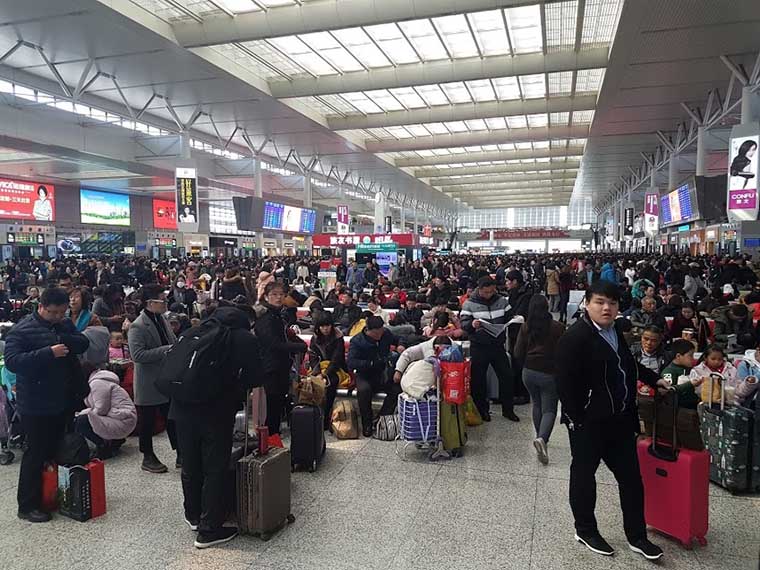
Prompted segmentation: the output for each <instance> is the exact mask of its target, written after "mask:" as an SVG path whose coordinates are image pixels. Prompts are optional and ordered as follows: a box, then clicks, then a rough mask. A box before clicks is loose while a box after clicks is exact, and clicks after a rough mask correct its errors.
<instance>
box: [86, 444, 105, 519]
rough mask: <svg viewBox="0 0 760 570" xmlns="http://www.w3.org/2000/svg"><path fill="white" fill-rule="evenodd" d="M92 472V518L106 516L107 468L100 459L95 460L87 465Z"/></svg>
mask: <svg viewBox="0 0 760 570" xmlns="http://www.w3.org/2000/svg"><path fill="white" fill-rule="evenodd" d="M85 467H86V468H87V471H89V472H90V511H91V518H93V519H94V518H96V517H99V516H101V515H104V514H106V467H105V463H103V462H102V461H101V460H100V459H93V460H92V461H90V462H89V463H88V464H87V465H85Z"/></svg>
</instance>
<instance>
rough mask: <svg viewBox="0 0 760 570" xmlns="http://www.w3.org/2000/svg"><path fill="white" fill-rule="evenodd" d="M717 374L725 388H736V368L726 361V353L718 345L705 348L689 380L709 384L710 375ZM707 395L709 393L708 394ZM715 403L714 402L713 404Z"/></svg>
mask: <svg viewBox="0 0 760 570" xmlns="http://www.w3.org/2000/svg"><path fill="white" fill-rule="evenodd" d="M711 374H719V375H720V377H721V378H722V381H723V382H725V384H726V387H732V388H736V385H737V382H738V381H737V379H736V368H734V365H733V364H731V363H730V362H727V360H726V352H725V350H723V348H722V347H721V346H720V345H718V344H713V345H710V346H708V347H707V350H705V351H704V352H703V353H702V357H701V358H700V359H699V364H697V365H696V366H695V367H694V368H692V370H691V373H690V374H689V378H690V379H691V380H697V379H699V380H702V382H707V383H708V385H709V383H710V375H711ZM708 393H709V392H708ZM714 403H715V402H714Z"/></svg>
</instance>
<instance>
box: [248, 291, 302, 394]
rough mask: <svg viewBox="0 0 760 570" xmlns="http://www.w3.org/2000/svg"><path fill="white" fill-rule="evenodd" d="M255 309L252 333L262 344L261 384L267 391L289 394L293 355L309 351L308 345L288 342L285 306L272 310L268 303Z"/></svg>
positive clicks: (300, 341) (299, 342)
mask: <svg viewBox="0 0 760 570" xmlns="http://www.w3.org/2000/svg"><path fill="white" fill-rule="evenodd" d="M254 309H255V311H256V323H255V324H254V326H253V332H254V334H255V335H256V338H258V340H259V343H260V345H261V355H262V358H261V360H262V362H261V376H262V384H263V385H264V387H265V388H266V389H267V390H279V391H284V392H287V390H288V382H289V376H290V366H291V363H292V359H293V354H295V353H302V352H306V348H307V347H306V343H305V342H303V341H302V340H300V339H297V340H295V341H292V340H288V335H287V333H286V332H285V331H286V328H287V327H286V325H285V321H284V320H283V315H282V307H273V306H272V305H270V304H269V303H267V302H266V301H265V302H263V303H261V304H260V305H256V306H255V307H254Z"/></svg>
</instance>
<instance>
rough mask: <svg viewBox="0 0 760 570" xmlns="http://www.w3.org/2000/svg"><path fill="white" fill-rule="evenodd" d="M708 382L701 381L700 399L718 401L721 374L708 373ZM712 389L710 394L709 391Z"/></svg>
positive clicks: (721, 383) (721, 380)
mask: <svg viewBox="0 0 760 570" xmlns="http://www.w3.org/2000/svg"><path fill="white" fill-rule="evenodd" d="M710 380H711V381H710V382H703V383H702V390H701V392H700V399H701V400H702V401H703V402H720V392H721V386H722V385H723V380H724V379H723V376H722V375H720V374H718V373H715V372H714V373H712V374H710ZM711 391H712V396H711V395H710V392H711Z"/></svg>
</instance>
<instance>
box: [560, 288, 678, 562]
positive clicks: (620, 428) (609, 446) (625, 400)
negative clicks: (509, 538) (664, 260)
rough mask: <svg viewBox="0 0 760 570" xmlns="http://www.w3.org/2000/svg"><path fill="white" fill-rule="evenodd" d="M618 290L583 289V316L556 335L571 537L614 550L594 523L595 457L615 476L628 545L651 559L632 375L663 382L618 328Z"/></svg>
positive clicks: (657, 554)
mask: <svg viewBox="0 0 760 570" xmlns="http://www.w3.org/2000/svg"><path fill="white" fill-rule="evenodd" d="M619 299H620V291H619V289H618V287H617V285H615V284H614V283H611V282H609V281H597V282H596V283H594V284H593V285H591V287H590V288H589V289H588V290H587V291H586V314H585V315H584V316H583V317H582V318H581V319H579V320H578V321H577V322H576V323H575V324H574V325H573V326H572V327H570V329H569V330H568V331H567V332H566V333H565V334H564V335H563V336H562V337H561V338H560V340H559V343H558V344H557V353H556V367H557V368H556V380H557V388H558V391H559V397H560V400H561V402H562V423H564V424H566V425H567V427H568V432H569V435H570V449H571V451H572V455H573V461H572V464H571V466H570V507H571V508H572V511H573V516H574V517H575V539H576V540H577V541H578V542H580V543H582V544H584V545H585V546H586V547H588V548H589V549H590V550H592V551H593V552H596V553H597V554H602V555H605V556H612V555H613V554H614V553H615V551H614V549H613V548H612V547H611V546H610V545H609V544H608V543H607V541H605V540H604V538H602V536H601V534H600V533H599V529H598V528H597V523H596V517H595V516H594V509H595V507H596V480H595V478H594V476H595V474H596V470H597V468H598V467H599V463H600V461H604V463H605V464H606V465H607V467H609V468H610V471H612V473H613V474H614V475H615V479H616V480H617V483H618V487H619V489H620V505H621V507H622V509H623V526H624V529H625V535H626V538H627V539H628V545H629V548H630V549H631V550H632V551H634V552H636V553H638V554H641V555H642V556H644V557H645V558H647V559H648V560H657V559H659V558H661V557H662V550H661V549H660V547H659V546H656V545H655V544H652V543H651V542H649V540H648V539H647V531H646V524H645V522H644V486H643V484H642V481H641V473H640V471H639V460H638V455H637V452H636V435H637V433H638V431H639V420H638V412H637V409H636V381H637V380H641V381H643V382H645V383H647V384H649V385H650V386H653V387H655V386H658V385H661V386H667V384H666V383H665V381H664V380H659V379H658V376H657V375H656V374H655V373H654V372H652V371H651V370H649V369H648V368H645V367H644V366H639V365H638V364H637V362H636V360H634V358H633V356H632V355H631V351H630V349H629V348H628V345H627V344H626V341H625V339H624V338H623V334H622V332H621V331H620V330H619V328H618V327H617V326H616V321H615V319H616V317H617V314H618V302H619Z"/></svg>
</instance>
